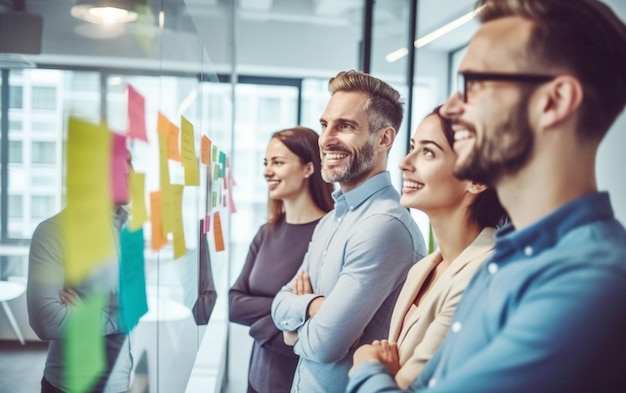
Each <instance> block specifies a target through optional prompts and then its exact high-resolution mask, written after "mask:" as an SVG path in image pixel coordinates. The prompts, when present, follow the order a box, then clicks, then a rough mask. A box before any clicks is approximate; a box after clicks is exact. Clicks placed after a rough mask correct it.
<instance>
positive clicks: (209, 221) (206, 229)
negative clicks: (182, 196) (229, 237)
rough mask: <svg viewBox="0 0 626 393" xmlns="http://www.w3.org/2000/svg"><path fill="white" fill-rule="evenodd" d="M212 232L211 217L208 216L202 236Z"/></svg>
mask: <svg viewBox="0 0 626 393" xmlns="http://www.w3.org/2000/svg"><path fill="white" fill-rule="evenodd" d="M210 231H211V215H209V214H207V215H206V218H205V219H204V228H203V231H202V234H203V235H204V234H206V233H208V232H210Z"/></svg>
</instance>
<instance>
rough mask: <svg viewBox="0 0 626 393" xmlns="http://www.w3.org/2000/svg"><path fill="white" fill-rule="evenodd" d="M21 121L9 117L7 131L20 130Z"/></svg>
mask: <svg viewBox="0 0 626 393" xmlns="http://www.w3.org/2000/svg"><path fill="white" fill-rule="evenodd" d="M22 127H23V123H22V121H21V120H13V119H9V131H22Z"/></svg>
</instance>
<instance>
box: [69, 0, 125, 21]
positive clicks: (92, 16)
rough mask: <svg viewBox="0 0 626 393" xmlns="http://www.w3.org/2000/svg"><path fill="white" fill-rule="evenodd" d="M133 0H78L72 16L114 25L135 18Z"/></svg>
mask: <svg viewBox="0 0 626 393" xmlns="http://www.w3.org/2000/svg"><path fill="white" fill-rule="evenodd" d="M134 5H135V1H133V0H78V1H77V2H76V5H75V6H74V7H72V10H71V14H72V16H73V17H75V18H78V19H82V20H84V21H87V22H91V23H95V24H99V25H114V24H118V23H127V22H132V21H134V20H136V19H137V12H135V10H134Z"/></svg>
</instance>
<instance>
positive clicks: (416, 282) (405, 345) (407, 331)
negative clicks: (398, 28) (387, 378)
mask: <svg viewBox="0 0 626 393" xmlns="http://www.w3.org/2000/svg"><path fill="white" fill-rule="evenodd" d="M494 235H495V229H494V228H485V229H483V230H482V231H481V232H480V234H479V235H478V237H476V239H475V240H474V241H473V242H472V243H471V244H470V245H469V246H467V248H466V249H465V250H463V252H462V253H461V254H460V255H459V256H458V257H457V258H456V259H455V260H454V261H452V263H451V264H450V266H448V268H447V269H446V270H445V271H444V273H443V274H442V275H441V277H439V279H438V280H437V281H436V282H435V283H434V285H433V286H432V288H431V289H430V291H429V292H428V293H427V294H426V296H425V297H423V298H422V300H421V303H420V305H419V307H417V309H416V310H415V311H414V312H413V314H412V315H411V316H410V318H409V319H408V320H407V323H406V325H405V326H404V327H403V326H402V324H403V320H404V317H405V315H406V313H407V311H408V310H409V308H410V306H411V304H412V303H413V301H414V300H415V297H416V296H417V293H418V292H419V289H420V287H421V286H422V284H423V283H424V280H425V279H426V277H428V274H429V273H430V271H431V270H432V269H433V268H434V267H435V266H436V265H437V264H438V263H439V262H441V259H442V257H441V252H440V251H439V250H436V251H434V252H433V253H432V254H430V255H427V256H426V257H424V258H423V259H422V260H420V261H419V262H417V263H416V264H415V265H414V266H413V267H412V268H411V270H410V271H409V274H408V275H407V279H406V282H405V283H404V286H403V287H402V291H401V292H400V295H399V296H398V300H397V301H396V305H395V307H394V310H393V315H392V317H391V326H390V328H389V341H394V342H397V343H398V352H399V357H400V370H399V371H398V373H397V374H396V376H395V380H396V383H397V384H398V386H399V387H400V388H402V389H406V388H407V387H408V386H409V385H410V384H411V383H412V382H413V381H414V380H415V379H416V378H417V376H418V375H419V374H420V372H421V371H422V368H423V367H424V364H425V363H426V362H427V361H428V360H429V359H430V358H431V357H432V356H433V355H434V354H435V352H436V351H437V348H438V347H439V345H440V344H441V342H442V341H443V338H444V336H445V335H446V333H447V331H448V326H449V325H450V322H451V321H452V317H453V315H454V310H455V309H456V306H457V304H458V303H459V300H460V299H461V296H462V295H463V291H464V290H465V287H467V284H468V283H469V281H470V279H471V278H472V276H473V275H474V272H475V271H476V269H478V267H479V266H480V265H481V264H482V262H484V261H485V260H486V259H487V258H488V257H490V256H491V254H492V253H493V248H494Z"/></svg>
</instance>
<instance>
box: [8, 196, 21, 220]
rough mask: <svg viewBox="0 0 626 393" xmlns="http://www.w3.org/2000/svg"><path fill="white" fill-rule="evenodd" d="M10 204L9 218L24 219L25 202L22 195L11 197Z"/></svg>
mask: <svg viewBox="0 0 626 393" xmlns="http://www.w3.org/2000/svg"><path fill="white" fill-rule="evenodd" d="M7 202H8V204H9V209H8V210H9V213H8V216H9V218H22V217H24V213H23V212H22V210H23V201H22V196H21V195H9V200H8V201H7Z"/></svg>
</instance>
